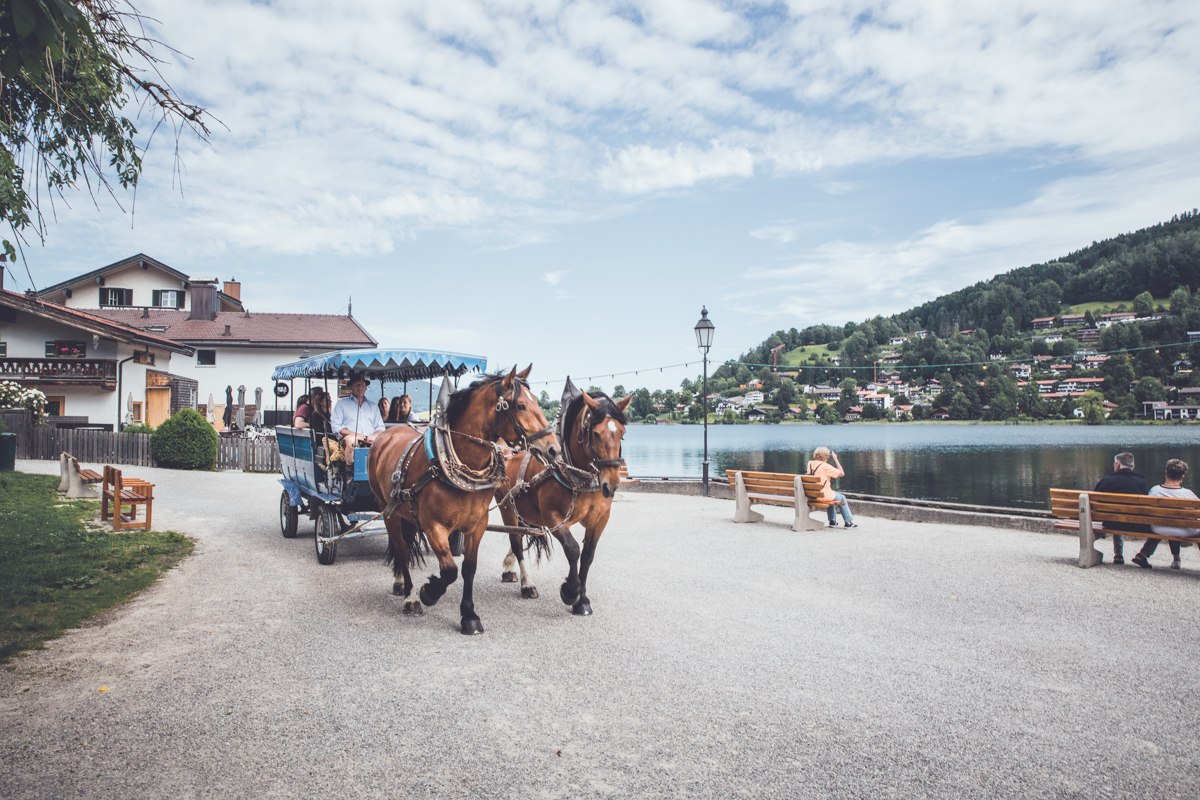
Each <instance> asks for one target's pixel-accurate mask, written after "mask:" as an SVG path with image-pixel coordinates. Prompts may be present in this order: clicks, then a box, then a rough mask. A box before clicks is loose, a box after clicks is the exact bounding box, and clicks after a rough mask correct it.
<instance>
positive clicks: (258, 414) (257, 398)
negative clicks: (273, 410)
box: [254, 386, 266, 428]
mask: <svg viewBox="0 0 1200 800" xmlns="http://www.w3.org/2000/svg"><path fill="white" fill-rule="evenodd" d="M265 416H266V415H265V414H264V413H263V405H262V387H261V386H258V387H256V388H255V389H254V424H255V425H257V426H258V427H260V428H261V427H262V426H263V421H264V417H265Z"/></svg>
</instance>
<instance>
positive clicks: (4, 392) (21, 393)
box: [0, 381, 46, 425]
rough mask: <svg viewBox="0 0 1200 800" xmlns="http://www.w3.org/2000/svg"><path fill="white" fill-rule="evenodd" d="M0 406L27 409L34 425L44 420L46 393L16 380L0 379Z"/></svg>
mask: <svg viewBox="0 0 1200 800" xmlns="http://www.w3.org/2000/svg"><path fill="white" fill-rule="evenodd" d="M0 408H25V409H28V410H29V413H30V414H32V415H33V424H34V425H41V424H42V423H43V422H45V421H46V395H44V394H42V391H41V390H40V389H26V388H25V387H23V386H21V384H19V383H17V382H16V381H0Z"/></svg>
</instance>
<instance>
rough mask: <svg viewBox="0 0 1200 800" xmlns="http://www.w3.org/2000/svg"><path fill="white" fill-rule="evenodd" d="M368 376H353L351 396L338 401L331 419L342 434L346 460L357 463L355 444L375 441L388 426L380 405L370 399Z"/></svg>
mask: <svg viewBox="0 0 1200 800" xmlns="http://www.w3.org/2000/svg"><path fill="white" fill-rule="evenodd" d="M368 382H369V381H368V378H367V376H366V375H363V374H362V373H361V372H359V373H355V374H354V375H352V376H351V377H350V383H349V387H350V395H349V397H343V398H342V399H341V400H338V401H337V404H336V405H335V406H334V407H333V416H332V419H331V420H330V422H331V423H332V424H331V425H330V427H332V428H333V429H334V430H335V431H337V432H338V433H339V434H340V435H341V437H342V444H343V446H344V447H345V453H346V456H345V457H346V463H348V464H353V463H354V453H353V449H354V446H355V445H357V444H367V445H369V444H371V442H373V441H374V440H375V434H377V433H381V432H382V431H383V430H384V428H385V426H384V424H383V418H382V417H381V416H379V407H378V406H376V405H375V404H374V403H371V402H368V401H367V383H368Z"/></svg>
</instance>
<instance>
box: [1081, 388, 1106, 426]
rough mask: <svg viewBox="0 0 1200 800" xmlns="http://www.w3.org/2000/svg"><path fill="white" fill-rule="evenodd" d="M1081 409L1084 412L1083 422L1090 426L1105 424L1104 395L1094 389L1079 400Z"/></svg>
mask: <svg viewBox="0 0 1200 800" xmlns="http://www.w3.org/2000/svg"><path fill="white" fill-rule="evenodd" d="M1079 408H1081V409H1082V410H1083V421H1084V422H1086V423H1087V424H1088V425H1103V424H1104V395H1102V394H1100V392H1097V391H1095V390H1094V389H1093V390H1091V391H1088V392H1084V393H1083V396H1082V397H1080V398H1079Z"/></svg>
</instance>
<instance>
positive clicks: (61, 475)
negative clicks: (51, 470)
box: [58, 453, 71, 492]
mask: <svg viewBox="0 0 1200 800" xmlns="http://www.w3.org/2000/svg"><path fill="white" fill-rule="evenodd" d="M70 488H71V460H70V459H69V458H68V457H67V454H66V453H62V454H60V455H59V457H58V490H59V491H60V492H65V491H67V490H68V489H70Z"/></svg>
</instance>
